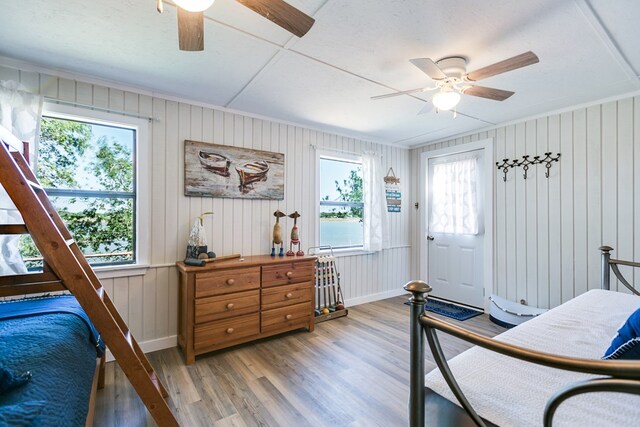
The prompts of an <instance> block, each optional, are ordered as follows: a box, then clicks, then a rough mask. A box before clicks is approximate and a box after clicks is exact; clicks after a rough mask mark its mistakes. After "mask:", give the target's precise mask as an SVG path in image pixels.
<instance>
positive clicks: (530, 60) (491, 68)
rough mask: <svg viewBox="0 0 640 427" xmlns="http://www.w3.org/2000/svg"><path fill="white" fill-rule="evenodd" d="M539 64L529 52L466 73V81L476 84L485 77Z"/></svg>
mask: <svg viewBox="0 0 640 427" xmlns="http://www.w3.org/2000/svg"><path fill="white" fill-rule="evenodd" d="M537 62H540V60H539V59H538V57H537V56H536V54H535V53H533V52H531V51H529V52H525V53H521V54H520V55H517V56H514V57H513V58H509V59H505V60H504V61H500V62H496V63H495V64H492V65H488V66H486V67H484V68H480V69H479V70H476V71H472V72H470V73H467V76H466V79H467V80H470V81H474V82H477V81H478V80H482V79H486V78H487V77H491V76H495V75H496V74H502V73H506V72H507V71H511V70H516V69H518V68H522V67H526V66H527V65H531V64H535V63H537Z"/></svg>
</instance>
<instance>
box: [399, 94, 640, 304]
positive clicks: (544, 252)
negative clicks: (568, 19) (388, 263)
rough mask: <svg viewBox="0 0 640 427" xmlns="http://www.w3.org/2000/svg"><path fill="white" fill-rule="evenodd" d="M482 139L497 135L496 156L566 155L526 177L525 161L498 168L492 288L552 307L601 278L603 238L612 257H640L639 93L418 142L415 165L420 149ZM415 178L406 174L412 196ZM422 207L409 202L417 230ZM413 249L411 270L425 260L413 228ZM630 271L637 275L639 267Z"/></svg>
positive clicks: (416, 269) (416, 187) (414, 271)
mask: <svg viewBox="0 0 640 427" xmlns="http://www.w3.org/2000/svg"><path fill="white" fill-rule="evenodd" d="M486 138H493V140H494V151H495V161H501V160H502V159H504V158H507V159H514V158H521V157H522V156H523V155H530V156H534V155H542V154H543V153H545V152H548V151H551V152H553V153H554V154H555V153H557V152H560V153H561V154H562V156H561V159H560V162H559V163H554V164H553V166H552V168H551V175H550V178H549V179H546V178H545V176H544V171H545V169H544V167H543V166H540V165H539V166H535V167H532V168H531V169H530V170H529V176H528V178H527V180H526V181H525V180H524V179H523V177H522V168H516V169H511V170H510V171H509V173H508V178H507V182H506V183H505V182H503V181H502V174H501V173H497V171H496V169H495V168H494V174H495V195H496V196H495V203H494V212H495V215H494V229H495V232H494V236H493V237H494V255H495V266H494V283H493V289H494V292H496V293H497V294H498V295H501V296H504V297H506V298H508V299H511V300H514V301H519V300H521V299H524V300H526V301H527V303H528V304H530V305H535V306H539V307H545V308H546V307H554V306H556V305H558V304H560V303H562V302H564V301H567V300H569V299H571V298H572V297H574V296H576V295H579V294H581V293H583V292H585V291H587V290H588V289H594V288H598V287H599V286H600V255H599V251H598V247H599V246H601V245H610V246H612V247H613V248H614V249H615V252H614V253H613V256H614V257H615V258H621V259H626V260H636V261H639V260H640V97H635V98H626V99H622V100H619V101H614V102H609V103H605V104H600V105H594V106H591V107H589V108H581V109H577V110H574V111H570V112H566V113H562V114H555V115H549V116H546V117H542V118H539V119H537V120H530V121H526V122H521V123H517V124H513V125H508V126H503V127H498V128H496V129H492V130H490V131H488V132H481V133H477V134H474V135H470V136H466V137H464V138H459V139H455V140H450V141H446V142H440V143H437V144H432V145H428V146H425V147H423V148H419V149H415V150H412V152H411V162H412V167H411V170H413V171H418V170H419V168H418V166H419V161H420V153H421V152H423V151H427V150H435V149H439V148H443V147H449V146H453V145H458V144H462V143H465V142H469V141H476V140H482V139H486ZM419 179H420V178H419V177H418V176H417V175H416V176H415V178H414V179H413V180H412V183H411V187H412V191H411V192H412V194H413V195H414V198H415V199H416V200H417V197H418V194H419V191H421V190H420V187H419V184H420V181H419ZM422 212H423V209H420V211H419V212H416V211H414V210H413V209H412V218H411V226H412V228H413V229H415V230H418V224H419V222H418V221H420V218H421V214H422ZM413 248H414V251H413V252H412V277H414V278H415V277H418V272H419V271H420V270H419V265H420V263H421V262H424V260H423V259H422V258H423V254H421V251H420V249H421V245H420V240H419V236H418V235H417V234H416V233H413ZM624 271H625V272H626V271H627V270H626V269H624ZM631 274H632V273H628V274H627V275H628V277H629V278H630V279H631V278H633V279H634V280H635V283H636V284H638V283H640V274H638V273H636V275H635V277H633V276H631ZM616 286H617V284H615V283H613V282H612V287H616ZM636 286H638V285H636ZM620 288H622V286H620Z"/></svg>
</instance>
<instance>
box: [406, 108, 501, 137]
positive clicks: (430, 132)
mask: <svg viewBox="0 0 640 427" xmlns="http://www.w3.org/2000/svg"><path fill="white" fill-rule="evenodd" d="M443 113H445V112H443ZM457 113H458V114H460V115H461V116H465V117H468V118H470V119H473V120H477V121H479V122H483V123H486V124H488V125H489V126H496V125H497V123H493V122H489V121H487V120H483V119H480V118H478V117H474V116H470V115H469V114H465V113H461V112H460V111H457ZM445 129H448V128H447V127H445V128H441V129H436V130H432V131H429V132H424V133H420V134H418V135H414V136H409V137H407V138H402V139H396V140H395V141H393V144H403V143H406V142H407V141H411V140H412V139H416V138H423V137H426V136H427V135H430V134H432V133H435V132H440V131H441V130H445ZM418 144H420V142H418Z"/></svg>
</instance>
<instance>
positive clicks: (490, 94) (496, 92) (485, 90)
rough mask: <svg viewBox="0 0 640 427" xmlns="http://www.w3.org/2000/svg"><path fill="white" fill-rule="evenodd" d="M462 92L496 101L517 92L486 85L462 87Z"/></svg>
mask: <svg viewBox="0 0 640 427" xmlns="http://www.w3.org/2000/svg"><path fill="white" fill-rule="evenodd" d="M462 93H464V94H465V95H471V96H478V97H480V98H487V99H493V100H494V101H504V100H505V99H507V98H509V97H510V96H511V95H513V94H514V93H515V92H511V91H509V90H502V89H494V88H492V87H485V86H467V87H465V88H463V89H462Z"/></svg>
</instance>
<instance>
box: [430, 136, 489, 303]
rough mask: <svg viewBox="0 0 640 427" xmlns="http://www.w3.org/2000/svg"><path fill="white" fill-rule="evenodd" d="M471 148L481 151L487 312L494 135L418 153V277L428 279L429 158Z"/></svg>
mask: <svg viewBox="0 0 640 427" xmlns="http://www.w3.org/2000/svg"><path fill="white" fill-rule="evenodd" d="M472 150H484V165H483V166H484V177H485V179H484V247H483V253H484V273H483V278H482V279H483V281H484V298H483V300H484V310H485V312H488V311H489V295H491V293H492V292H493V240H494V236H493V223H494V220H495V219H494V217H493V202H494V194H493V193H494V192H493V188H494V182H495V180H496V172H495V168H494V167H493V138H489V139H483V140H481V141H474V142H468V143H466V144H460V145H456V146H453V147H447V148H442V149H439V150H433V151H424V152H422V153H421V154H420V178H419V179H420V186H419V191H420V206H421V207H422V209H421V210H420V211H419V212H420V213H419V215H420V219H419V231H420V248H421V251H420V258H419V260H418V262H419V263H420V277H422V278H423V280H425V281H428V278H429V263H428V262H427V261H426V260H428V259H429V258H428V257H429V245H428V242H427V224H426V221H427V220H428V219H427V218H426V216H427V212H428V210H429V206H428V204H427V203H428V200H427V193H428V192H429V182H428V180H429V176H428V174H427V170H428V162H429V159H432V158H436V157H442V156H447V155H450V154H458V153H464V152H467V151H472Z"/></svg>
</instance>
